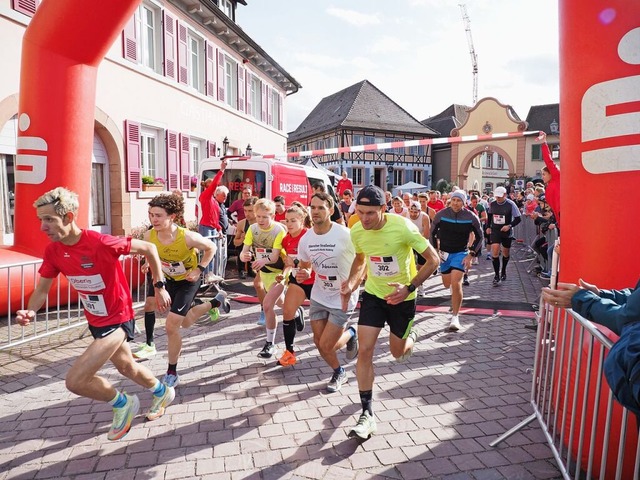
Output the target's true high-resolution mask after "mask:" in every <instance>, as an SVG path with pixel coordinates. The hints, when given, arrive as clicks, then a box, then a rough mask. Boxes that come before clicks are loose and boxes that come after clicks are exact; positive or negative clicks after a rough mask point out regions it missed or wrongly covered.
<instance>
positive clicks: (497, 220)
mask: <svg viewBox="0 0 640 480" xmlns="http://www.w3.org/2000/svg"><path fill="white" fill-rule="evenodd" d="M493 223H494V225H504V224H505V223H506V222H505V218H504V215H494V216H493Z"/></svg>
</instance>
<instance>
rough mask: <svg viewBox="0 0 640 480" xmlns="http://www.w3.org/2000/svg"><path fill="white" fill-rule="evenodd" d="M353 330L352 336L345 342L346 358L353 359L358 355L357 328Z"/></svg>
mask: <svg viewBox="0 0 640 480" xmlns="http://www.w3.org/2000/svg"><path fill="white" fill-rule="evenodd" d="M354 330H355V333H354V334H353V337H351V338H350V339H349V341H348V342H347V360H353V359H354V358H356V357H357V356H358V330H357V329H354Z"/></svg>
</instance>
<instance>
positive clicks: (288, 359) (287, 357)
mask: <svg viewBox="0 0 640 480" xmlns="http://www.w3.org/2000/svg"><path fill="white" fill-rule="evenodd" d="M296 361H297V360H296V354H295V353H292V352H290V351H289V350H285V351H284V353H283V354H282V356H281V357H280V360H278V363H279V364H280V365H281V366H283V367H292V366H293V365H295V364H296Z"/></svg>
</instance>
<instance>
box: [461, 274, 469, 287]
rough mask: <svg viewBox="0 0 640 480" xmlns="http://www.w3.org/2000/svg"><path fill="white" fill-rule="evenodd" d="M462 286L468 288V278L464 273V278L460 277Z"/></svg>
mask: <svg viewBox="0 0 640 480" xmlns="http://www.w3.org/2000/svg"><path fill="white" fill-rule="evenodd" d="M462 285H464V286H465V287H468V286H469V277H468V276H467V274H466V273H465V274H464V277H462Z"/></svg>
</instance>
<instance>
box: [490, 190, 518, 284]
mask: <svg viewBox="0 0 640 480" xmlns="http://www.w3.org/2000/svg"><path fill="white" fill-rule="evenodd" d="M493 196H494V197H495V200H494V201H493V202H491V203H490V204H489V213H488V215H487V218H488V222H489V224H488V226H487V232H486V233H487V235H488V236H489V241H490V243H491V258H492V260H493V271H494V273H495V275H494V277H493V286H494V287H497V286H498V285H500V282H504V281H506V280H507V264H508V263H509V252H510V251H511V242H513V240H514V235H513V227H515V226H516V225H518V224H519V223H520V220H521V219H520V210H518V207H517V206H516V204H515V203H513V202H512V201H511V200H509V199H508V198H507V190H506V188H504V187H498V188H496V189H495V190H494V192H493ZM500 247H502V270H500Z"/></svg>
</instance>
